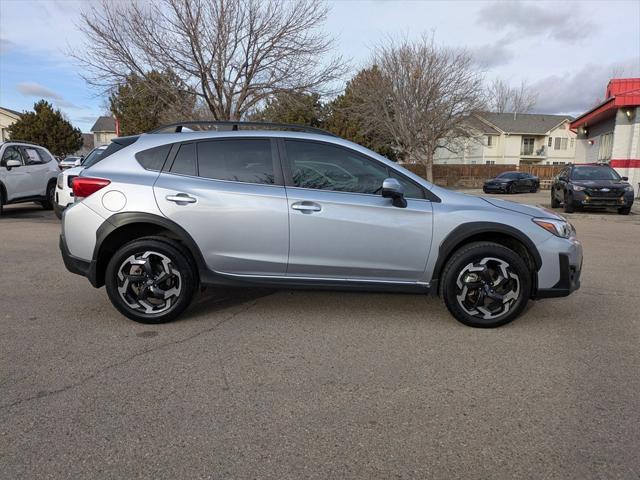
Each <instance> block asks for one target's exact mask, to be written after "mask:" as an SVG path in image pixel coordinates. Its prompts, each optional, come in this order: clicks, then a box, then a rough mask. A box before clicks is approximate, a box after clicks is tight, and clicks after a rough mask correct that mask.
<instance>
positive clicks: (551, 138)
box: [547, 137, 553, 147]
mask: <svg viewBox="0 0 640 480" xmlns="http://www.w3.org/2000/svg"><path fill="white" fill-rule="evenodd" d="M551 145H553V137H549V142H548V143H547V147H551Z"/></svg>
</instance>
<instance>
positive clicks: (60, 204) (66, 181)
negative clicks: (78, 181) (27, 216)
mask: <svg viewBox="0 0 640 480" xmlns="http://www.w3.org/2000/svg"><path fill="white" fill-rule="evenodd" d="M106 149H107V145H101V146H99V147H96V148H94V149H93V150H91V151H90V152H89V153H88V155H87V156H86V157H84V158H83V159H82V161H81V162H80V163H79V165H77V166H74V167H71V168H64V169H62V173H60V174H59V175H58V182H57V184H56V193H55V199H54V202H53V210H54V211H55V212H56V216H57V217H58V218H62V212H64V209H65V208H67V207H68V206H69V205H71V204H72V203H73V202H74V200H75V198H74V197H73V189H72V188H71V182H73V179H74V178H76V177H77V176H78V175H80V172H81V171H82V170H84V169H85V168H87V167H90V166H91V165H93V164H94V163H96V162H97V161H98V159H99V158H100V156H101V155H102V153H103V152H104V151H105V150H106Z"/></svg>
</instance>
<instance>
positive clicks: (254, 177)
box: [198, 138, 275, 185]
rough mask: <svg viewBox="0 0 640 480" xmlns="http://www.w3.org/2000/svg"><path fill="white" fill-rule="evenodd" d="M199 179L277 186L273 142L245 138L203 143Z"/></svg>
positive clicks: (266, 139) (199, 146)
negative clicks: (275, 184) (272, 152)
mask: <svg viewBox="0 0 640 480" xmlns="http://www.w3.org/2000/svg"><path fill="white" fill-rule="evenodd" d="M198 175H199V176H200V177H204V178H211V179H214V180H227V181H232V182H244V183H259V184H265V185H273V184H274V183H275V175H274V169H273V157H272V155H271V140H270V139H268V138H256V139H253V138H243V139H233V140H211V141H206V142H199V143H198Z"/></svg>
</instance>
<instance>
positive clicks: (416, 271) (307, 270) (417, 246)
mask: <svg viewBox="0 0 640 480" xmlns="http://www.w3.org/2000/svg"><path fill="white" fill-rule="evenodd" d="M287 196H288V202H289V216H290V232H291V233H290V245H291V246H290V251H289V267H288V269H287V275H288V276H292V277H293V276H306V277H307V276H308V277H318V278H323V277H324V278H344V279H361V280H383V281H418V280H420V279H421V278H422V275H423V273H424V269H425V266H426V261H427V256H428V253H429V248H430V245H431V233H432V206H431V202H429V201H427V200H413V199H408V206H407V208H397V207H394V206H392V205H391V200H390V199H388V198H382V196H378V195H364V194H357V193H343V192H331V191H324V190H313V189H304V188H291V187H288V188H287ZM296 205H303V206H304V205H306V206H309V207H314V208H309V209H308V210H299V209H296V208H295V206H296ZM316 206H319V207H320V209H319V210H318V209H317V208H315V207H316Z"/></svg>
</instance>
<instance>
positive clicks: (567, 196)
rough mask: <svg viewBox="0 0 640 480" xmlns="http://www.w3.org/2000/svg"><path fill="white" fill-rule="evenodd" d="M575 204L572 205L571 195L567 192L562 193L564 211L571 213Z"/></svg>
mask: <svg viewBox="0 0 640 480" xmlns="http://www.w3.org/2000/svg"><path fill="white" fill-rule="evenodd" d="M574 210H575V206H574V205H573V195H572V194H571V193H569V192H567V193H565V194H564V211H565V212H566V213H573V212H574Z"/></svg>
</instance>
